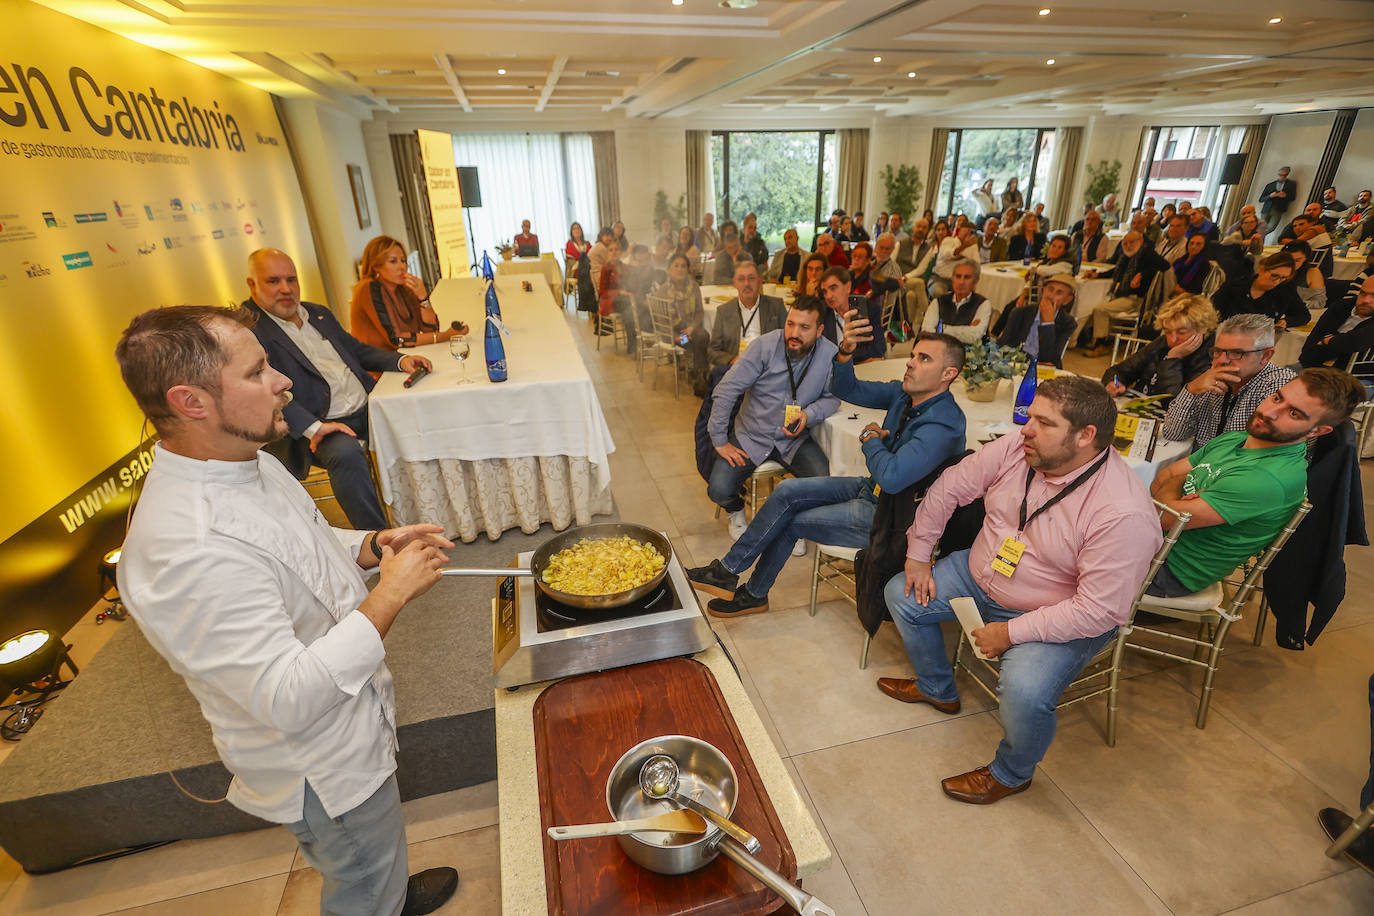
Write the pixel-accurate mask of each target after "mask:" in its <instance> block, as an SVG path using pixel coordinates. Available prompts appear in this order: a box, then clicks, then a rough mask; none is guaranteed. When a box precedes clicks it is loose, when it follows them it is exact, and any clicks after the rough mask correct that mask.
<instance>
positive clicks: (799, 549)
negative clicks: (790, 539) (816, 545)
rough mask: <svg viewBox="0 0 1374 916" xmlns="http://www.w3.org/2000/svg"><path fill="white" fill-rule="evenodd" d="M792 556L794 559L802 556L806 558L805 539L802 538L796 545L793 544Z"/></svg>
mask: <svg viewBox="0 0 1374 916" xmlns="http://www.w3.org/2000/svg"><path fill="white" fill-rule="evenodd" d="M792 556H794V557H804V556H806V539H805V538H802V539H801V540H800V541H797V543H795V544H793V545H792Z"/></svg>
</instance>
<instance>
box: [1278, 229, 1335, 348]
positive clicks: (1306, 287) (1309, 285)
mask: <svg viewBox="0 0 1374 916" xmlns="http://www.w3.org/2000/svg"><path fill="white" fill-rule="evenodd" d="M1281 250H1282V251H1286V252H1288V254H1289V255H1291V256H1292V258H1293V288H1294V289H1296V290H1297V291H1298V298H1300V299H1301V300H1302V304H1303V305H1305V306H1307V310H1308V311H1309V312H1311V311H1312V310H1313V309H1324V308H1326V277H1324V276H1322V272H1321V270H1320V269H1319V268H1317V267H1315V266H1314V265H1313V264H1312V246H1310V245H1308V244H1307V243H1306V242H1289V243H1288V244H1287V245H1284V246H1283V248H1282V249H1281ZM1308 317H1311V316H1310V315H1309V316H1308ZM1290 327H1298V325H1290Z"/></svg>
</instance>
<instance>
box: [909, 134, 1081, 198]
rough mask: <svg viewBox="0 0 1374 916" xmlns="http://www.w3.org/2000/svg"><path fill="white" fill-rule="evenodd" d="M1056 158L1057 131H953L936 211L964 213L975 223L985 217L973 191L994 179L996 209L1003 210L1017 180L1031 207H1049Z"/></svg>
mask: <svg viewBox="0 0 1374 916" xmlns="http://www.w3.org/2000/svg"><path fill="white" fill-rule="evenodd" d="M1053 157H1054V128H1052V127H1024V128H1023V127H989V128H979V129H977V130H974V129H961V128H956V129H951V130H950V131H949V139H948V141H947V142H946V145H945V164H944V168H943V169H942V170H941V173H940V185H939V187H940V191H939V195H938V196H937V197H936V199H935V210H936V211H937V212H938V215H941V216H944V215H947V214H951V213H964V214H966V215H967V216H968V217H969V218H970V219H974V218H976V217H978V216H980V215H983V214H984V210H983V207H982V206H981V205H980V204H979V202H978V200H977V198H976V197H974V195H973V192H974V191H976V190H978V189H979V188H980V187H981V186H982V184H983V182H985V181H988V180H989V179H991V181H992V200H993V206H994V208H995V209H996V210H1001V208H1002V204H1001V195H1002V191H1003V190H1004V189H1005V188H1006V186H1007V182H1008V181H1010V180H1011V179H1013V178H1015V179H1017V182H1016V184H1017V188H1018V190H1020V192H1021V195H1022V197H1024V198H1025V201H1026V205H1027V206H1028V207H1030V206H1034V205H1035V204H1037V203H1044V193H1045V191H1046V182H1047V181H1048V178H1049V167H1050V162H1051V161H1052V159H1053Z"/></svg>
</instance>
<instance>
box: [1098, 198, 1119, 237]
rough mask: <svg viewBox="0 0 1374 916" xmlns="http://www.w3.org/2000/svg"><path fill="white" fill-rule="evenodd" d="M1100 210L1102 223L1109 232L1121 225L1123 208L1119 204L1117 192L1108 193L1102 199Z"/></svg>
mask: <svg viewBox="0 0 1374 916" xmlns="http://www.w3.org/2000/svg"><path fill="white" fill-rule="evenodd" d="M1099 212H1101V214H1102V225H1103V227H1104V228H1105V229H1106V230H1107V231H1108V232H1111V231H1112V230H1113V229H1115V228H1116V227H1117V226H1119V225H1121V209H1120V207H1118V206H1117V203H1116V195H1115V194H1108V195H1107V196H1106V197H1104V198H1103V199H1102V207H1101V209H1100V211H1099Z"/></svg>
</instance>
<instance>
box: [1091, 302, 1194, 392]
mask: <svg viewBox="0 0 1374 916" xmlns="http://www.w3.org/2000/svg"><path fill="white" fill-rule="evenodd" d="M1216 326H1217V313H1216V309H1214V308H1212V303H1210V302H1208V301H1207V298H1206V297H1205V296H1196V295H1187V294H1181V295H1178V296H1175V297H1174V298H1172V299H1170V300H1169V301H1168V302H1166V303H1164V304H1163V305H1162V306H1160V308H1159V314H1157V315H1156V316H1155V327H1156V328H1158V329H1159V331H1160V332H1161V333H1160V336H1158V337H1156V338H1155V339H1154V340H1152V341H1150V342H1149V343H1148V344H1146V345H1145V346H1143V347H1141V348H1140V349H1139V350H1137V351H1135V352H1134V353H1132V354H1131V355H1130V356H1128V357H1126V358H1125V359H1124V360H1122V361H1121V362H1119V363H1117V364H1116V365H1115V366H1111V367H1110V368H1108V369H1107V371H1106V372H1104V373H1102V384H1103V385H1104V386H1106V388H1107V393H1108V394H1110V395H1112V396H1113V397H1116V396H1117V395H1122V394H1125V393H1126V391H1127V390H1128V389H1129V390H1132V391H1138V392H1140V393H1141V394H1144V395H1159V394H1166V395H1169V396H1171V397H1172V396H1173V395H1176V394H1178V393H1179V392H1180V391H1182V390H1183V386H1184V385H1186V384H1187V383H1189V382H1191V381H1192V380H1193V379H1195V378H1197V377H1198V376H1199V375H1201V374H1202V373H1204V372H1206V371H1207V370H1208V369H1210V368H1211V367H1212V331H1213V330H1215V329H1216Z"/></svg>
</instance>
